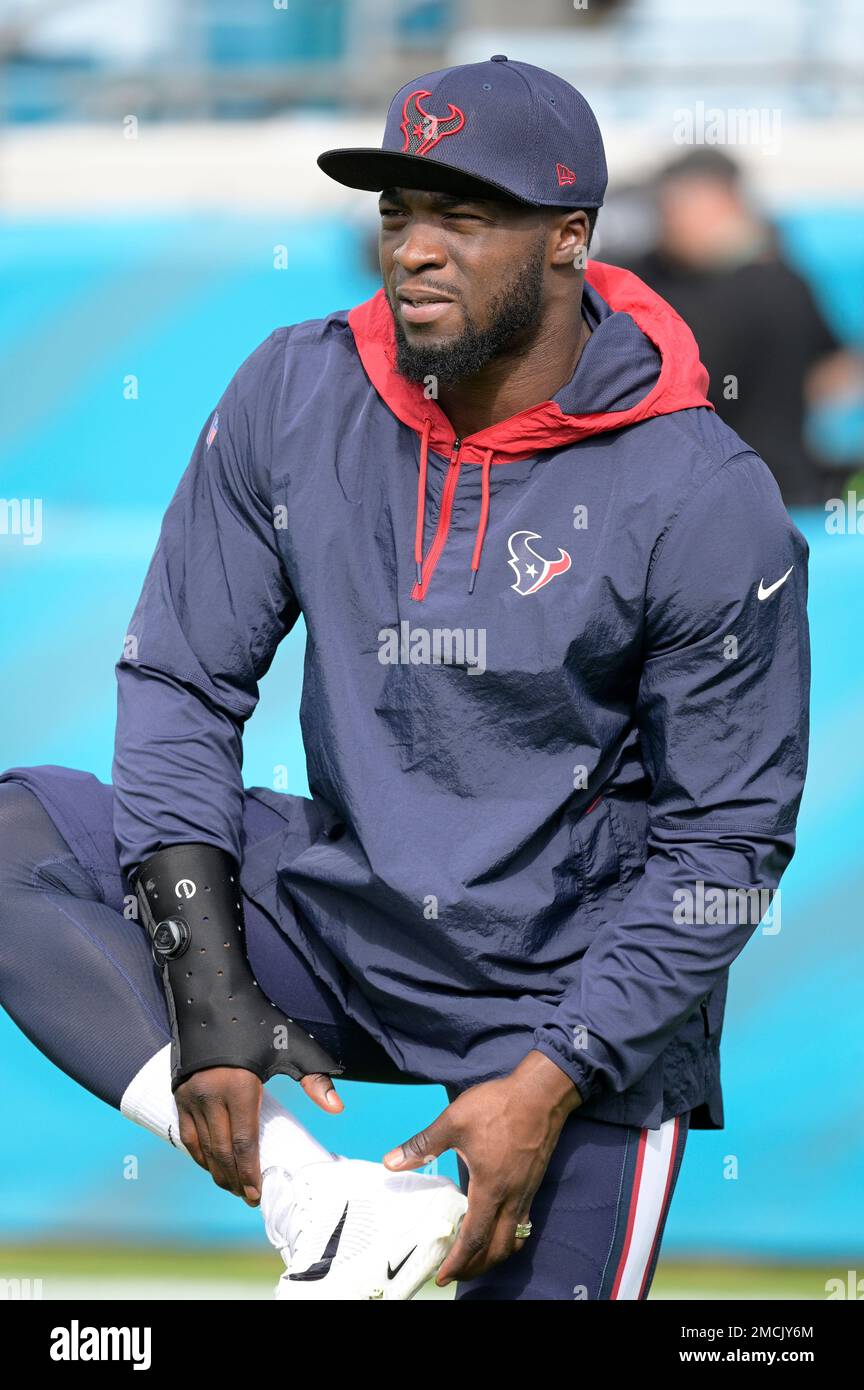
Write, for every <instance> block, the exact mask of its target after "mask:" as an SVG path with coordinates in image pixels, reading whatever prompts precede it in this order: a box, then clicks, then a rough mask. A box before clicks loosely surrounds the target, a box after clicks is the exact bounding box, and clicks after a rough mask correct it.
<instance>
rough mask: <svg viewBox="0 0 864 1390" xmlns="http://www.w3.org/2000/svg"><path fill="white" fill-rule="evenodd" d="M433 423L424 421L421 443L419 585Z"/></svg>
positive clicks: (416, 554)
mask: <svg viewBox="0 0 864 1390" xmlns="http://www.w3.org/2000/svg"><path fill="white" fill-rule="evenodd" d="M431 429H432V421H431V420H430V419H429V416H428V415H427V416H426V419H425V420H424V421H423V437H422V439H421V441H420V472H419V474H418V475H417V523H416V525H415V528H414V565H415V567H416V570H417V583H418V584H422V583H423V527H424V523H425V521H426V473H427V470H428V467H429V434H430V431H431Z"/></svg>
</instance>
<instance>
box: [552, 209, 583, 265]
mask: <svg viewBox="0 0 864 1390" xmlns="http://www.w3.org/2000/svg"><path fill="white" fill-rule="evenodd" d="M590 240H591V227H590V224H589V222H588V214H587V213H586V212H585V211H584V210H583V209H582V208H576V209H574V210H573V211H571V212H565V213H564V214H562V215H560V216H559V217H557V218H556V221H555V246H554V250H553V253H552V264H553V265H572V266H574V267H575V269H576V270H584V269H585V262H586V260H587V259H588V244H589V242H590Z"/></svg>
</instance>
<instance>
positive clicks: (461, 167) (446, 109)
mask: <svg viewBox="0 0 864 1390" xmlns="http://www.w3.org/2000/svg"><path fill="white" fill-rule="evenodd" d="M318 165H319V167H320V168H321V169H323V171H324V173H325V174H328V175H329V177H330V178H331V179H335V180H336V182H337V183H342V184H345V185H346V186H347V187H348V188H365V189H368V190H369V191H370V192H375V191H380V190H381V189H383V188H418V189H426V190H428V191H430V192H436V193H455V194H460V195H461V194H464V195H466V196H470V195H471V194H473V195H474V196H475V197H479V198H500V197H501V196H502V195H505V196H507V197H509V198H513V199H515V200H516V201H517V202H520V203H528V204H531V205H532V206H535V207H549V208H555V207H561V208H574V207H580V208H599V207H600V206H601V204H602V202H603V195H604V193H605V192H606V177H607V176H606V156H605V154H604V151H603V140H602V137H601V135H600V127H599V126H598V124H597V121H596V118H595V116H594V112H593V111H592V110H591V107H590V106H589V105H588V103H587V101H586V100H585V98H584V97H583V96H582V94H581V93H580V92H577V91H576V88H575V87H571V86H570V83H569V82H565V81H564V79H563V78H561V77H557V76H556V75H555V73H553V72H546V71H545V69H544V68H535V67H532V65H531V64H530V63H518V62H511V61H510V59H509V58H507V57H505V55H504V54H503V53H496V54H494V55H493V57H491V58H490V59H489V61H488V62H485V63H464V64H462V65H460V66H459V67H453V68H442V69H441V70H440V71H439V72H430V73H427V74H426V76H425V77H415V78H414V79H413V81H411V82H406V83H405V86H404V87H401V88H400V90H399V91H398V92H397V93H396V95H395V97H394V98H393V100H392V101H391V103H390V110H389V111H388V113H387V124H386V126H385V127H384V139H383V141H382V143H381V148H380V149H342V150H325V151H324V153H323V154H320V155H319V156H318Z"/></svg>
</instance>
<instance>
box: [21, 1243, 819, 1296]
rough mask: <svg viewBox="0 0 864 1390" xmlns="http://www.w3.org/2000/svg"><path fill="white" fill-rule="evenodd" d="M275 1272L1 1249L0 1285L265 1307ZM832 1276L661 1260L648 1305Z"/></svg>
mask: <svg viewBox="0 0 864 1390" xmlns="http://www.w3.org/2000/svg"><path fill="white" fill-rule="evenodd" d="M841 1263H842V1262H841ZM281 1268H282V1266H281V1264H280V1262H279V1260H278V1259H277V1258H276V1257H275V1256H274V1255H270V1254H268V1253H267V1252H266V1251H262V1252H258V1251H247V1250H225V1249H219V1250H206V1251H204V1250H190V1249H178V1250H171V1249H165V1248H164V1247H158V1248H155V1247H154V1248H147V1247H144V1248H136V1249H124V1248H119V1247H113V1246H81V1245H0V1279H7V1280H9V1279H22V1280H27V1279H29V1280H31V1281H32V1280H35V1279H39V1280H41V1281H42V1297H43V1299H79V1298H95V1299H103V1298H121V1299H144V1300H146V1299H177V1298H180V1299H197V1298H203V1299H251V1300H258V1299H269V1298H270V1296H271V1294H272V1290H273V1286H274V1284H275V1282H276V1279H277V1278H278V1276H279V1272H280V1270H281ZM837 1272H838V1267H837V1265H835V1266H832V1267H831V1268H830V1269H829V1268H828V1267H827V1266H823V1265H784V1266H781V1265H762V1264H734V1263H731V1262H721V1261H696V1260H690V1261H678V1260H674V1259H669V1260H661V1262H660V1265H659V1267H658V1270H657V1275H656V1278H655V1280H654V1286H653V1288H652V1291H651V1297H652V1298H654V1299H688V1300H689V1299H709V1300H714V1299H726V1298H745V1299H756V1300H759V1299H819V1300H824V1298H825V1282H826V1280H827V1279H829V1278H834V1277H836V1275H837ZM420 1297H421V1298H452V1297H453V1289H452V1288H451V1289H448V1290H443V1289H442V1290H438V1289H436V1288H435V1287H434V1285H432V1284H429V1285H427V1287H426V1289H424V1290H423V1292H422V1294H421V1295H420Z"/></svg>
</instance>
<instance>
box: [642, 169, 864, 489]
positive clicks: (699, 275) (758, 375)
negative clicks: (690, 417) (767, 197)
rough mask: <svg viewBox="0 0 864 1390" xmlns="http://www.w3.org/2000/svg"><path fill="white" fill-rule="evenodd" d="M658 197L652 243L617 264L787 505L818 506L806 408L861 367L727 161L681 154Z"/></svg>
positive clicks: (830, 476) (832, 480) (822, 484)
mask: <svg viewBox="0 0 864 1390" xmlns="http://www.w3.org/2000/svg"><path fill="white" fill-rule="evenodd" d="M655 192H656V200H657V214H658V233H657V242H656V245H655V246H654V248H653V249H652V250H650V251H648V252H647V253H645V254H643V255H640V256H633V257H627V256H623V257H621V258H620V259H621V260H622V263H624V264H626V265H628V266H629V268H630V269H632V270H634V271H635V272H636V274H637V275H639V276H640V278H641V279H643V280H644V281H645V282H646V283H647V284H649V285H650V286H651V288H652V289H654V290H656V292H657V293H658V294H659V295H661V296H662V297H663V298H664V299H665V300H666V301H667V302H668V303H669V304H671V305H672V307H673V308H674V309H677V311H678V313H679V314H680V315H681V317H682V318H683V319H684V320H685V321H686V323H687V324H688V325H689V327H690V328H691V329H692V330H693V334H694V336H695V338H696V341H697V343H698V344H699V351H700V356H701V359H702V361H703V362H704V364H705V366H706V367H707V369H708V374H709V378H710V384H709V390H708V395H709V399H710V400H711V403H712V404H713V406H714V407H715V409H716V410H717V412H718V414H719V415H720V416H721V417H722V418H723V419H724V420H725V421H726V423H727V424H728V425H730V426H731V427H732V429H734V430H735V432H736V433H737V434H739V435H740V436H741V438H742V439H746V440H747V442H748V443H749V444H751V445H752V446H753V448H754V449H755V450H756V451H757V452H758V453H759V454H761V456H762V458H763V459H764V460H765V462H766V463H767V464H768V465H769V467H770V468H771V470H772V472H773V474H774V476H775V478H776V479H777V482H778V483H779V485H780V489H781V492H782V493H783V499H784V501H785V502H786V505H787V506H807V505H820V504H821V503H823V502H824V501H825V499H826V498H827V497H829V496H831V495H833V494H834V493H835V492H836V490H837V487H838V481H837V473H836V469H831V468H827V467H825V466H823V465H822V463H821V462H820V461H819V460H818V459H817V458H815V457H814V455H813V453H812V452H811V450H810V449H809V447H808V443H807V440H806V438H805V424H806V417H807V413H808V408H809V407H810V406H811V405H816V404H823V403H826V402H830V401H831V400H832V399H833V398H835V397H838V396H840V395H842V394H843V393H844V392H845V391H847V390H848V389H849V387H850V385H851V384H853V383H854V382H856V380H857V379H859V378H860V371H861V368H860V364H859V363H858V361H857V359H856V358H855V357H854V355H853V354H852V353H850V352H848V351H847V350H846V349H845V348H844V346H843V345H842V344H841V343H840V341H839V340H838V338H837V337H836V336H835V334H834V332H833V330H832V329H831V327H830V326H829V324H828V323H827V321H826V319H825V317H824V315H823V313H822V311H821V309H820V308H819V305H818V304H817V302H816V299H815V298H814V296H813V294H812V292H811V290H810V287H809V285H808V284H807V282H806V280H804V279H803V278H802V276H801V275H799V274H798V272H797V271H796V270H794V269H793V267H792V266H791V265H790V264H789V263H788V261H787V260H786V259H785V257H784V255H783V251H782V249H781V247H780V244H779V240H778V238H777V235H776V233H775V231H774V230H773V228H772V227H771V226H770V225H769V224H768V223H767V222H766V221H765V219H764V218H763V217H762V216H760V214H759V213H758V212H757V211H755V210H754V208H753V205H752V203H751V201H750V199H749V197H748V195H747V191H746V189H745V187H744V185H743V181H742V177H741V171H740V169H739V167H738V165H737V164H736V163H735V162H734V161H733V160H732V159H730V157H729V156H728V155H727V154H725V153H723V152H722V151H721V150H718V149H716V148H705V147H702V148H697V149H693V150H690V151H688V153H687V154H685V155H682V156H681V157H680V158H678V159H676V160H674V161H673V162H672V163H671V164H668V165H667V166H666V167H665V168H664V169H662V170H661V172H660V174H659V175H658V177H657V180H656V188H655Z"/></svg>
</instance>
